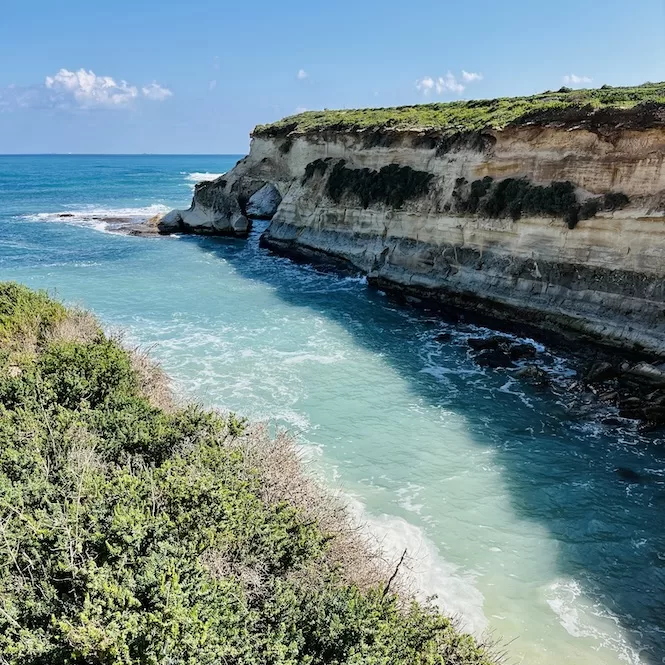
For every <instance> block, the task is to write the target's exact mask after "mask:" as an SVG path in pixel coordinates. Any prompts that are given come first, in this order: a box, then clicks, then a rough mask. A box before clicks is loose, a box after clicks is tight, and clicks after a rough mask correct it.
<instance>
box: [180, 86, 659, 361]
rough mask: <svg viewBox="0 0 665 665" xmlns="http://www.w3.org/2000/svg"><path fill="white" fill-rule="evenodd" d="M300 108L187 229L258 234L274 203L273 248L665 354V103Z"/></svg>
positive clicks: (214, 187) (193, 212) (545, 325)
mask: <svg viewBox="0 0 665 665" xmlns="http://www.w3.org/2000/svg"><path fill="white" fill-rule="evenodd" d="M614 90H617V89H614ZM499 101H500V100H499ZM497 103H498V102H497ZM471 104H473V103H469V105H471ZM478 104H486V105H487V104H490V102H482V103H481V102H479V103H478ZM469 108H471V106H469ZM384 111H385V110H384ZM397 111H400V112H401V110H399V109H398V110H396V113H397ZM573 111H574V112H573ZM337 113H338V114H341V113H342V112H337ZM377 113H378V112H377ZM297 118H298V117H296V120H294V121H293V122H291V123H289V122H287V121H282V123H280V124H279V127H276V126H275V127H273V126H264V127H261V128H258V129H257V131H255V134H254V137H253V141H252V146H251V152H250V154H249V156H248V157H246V158H245V159H243V160H242V161H241V162H239V163H238V165H237V166H236V167H235V168H234V169H233V170H232V171H230V172H229V173H227V174H225V175H224V176H223V177H222V178H219V179H217V180H216V181H213V182H208V183H202V184H201V185H198V186H197V188H196V192H195V195H194V201H193V203H192V207H191V208H190V209H189V210H188V211H181V212H179V213H178V214H179V215H180V220H181V221H180V222H179V223H180V224H181V225H182V228H183V229H184V230H188V231H195V232H205V233H229V234H231V235H242V234H243V233H246V231H247V228H248V222H247V218H248V216H252V215H254V216H257V217H272V219H271V223H270V225H269V227H268V229H267V231H266V232H265V234H264V236H263V238H262V242H263V244H264V245H265V246H267V247H269V248H270V249H272V250H273V251H276V252H280V253H283V254H287V255H293V256H298V257H305V258H307V259H317V258H325V259H326V260H331V259H332V260H334V261H338V262H339V263H340V264H344V265H346V266H350V267H352V268H353V269H354V270H358V271H362V272H364V273H366V274H367V275H368V279H369V281H370V283H372V284H374V285H376V286H378V287H379V288H381V289H384V290H388V291H398V292H400V293H403V294H406V295H409V296H412V297H414V298H418V299H422V300H426V301H427V302H429V303H437V304H439V305H441V306H454V307H457V308H462V309H472V310H475V311H477V312H480V313H482V314H484V315H489V316H491V317H495V318H500V319H503V320H507V321H511V322H513V323H514V324H516V325H525V324H528V325H530V326H534V327H540V328H541V329H545V330H547V331H548V332H550V333H551V332H558V333H561V334H569V333H573V334H575V335H578V336H582V337H586V338H590V339H594V340H597V341H600V342H603V343H605V344H609V345H614V346H617V347H622V348H624V349H629V350H636V351H645V352H648V353H651V354H657V355H665V280H664V278H665V168H664V164H665V105H663V104H654V103H651V102H650V103H649V104H644V105H641V106H638V107H635V108H634V109H629V110H621V109H619V110H617V109H613V110H612V109H609V110H608V109H601V110H594V109H592V108H591V107H588V108H587V107H581V109H580V108H578V107H575V109H574V110H570V109H568V110H566V112H565V113H563V112H562V113H560V114H559V115H556V113H554V112H547V113H545V112H544V111H543V112H542V113H540V115H538V114H537V113H532V114H531V115H528V114H527V115H526V116H525V117H524V118H523V119H521V120H520V121H519V122H516V121H514V122H510V123H508V124H506V126H504V127H501V128H496V127H492V126H483V127H481V128H479V129H475V130H473V131H457V130H454V131H453V130H451V129H450V128H448V129H440V128H439V129H434V130H433V129H431V128H430V129H427V128H423V129H419V128H417V127H416V128H411V127H409V128H404V129H400V128H395V127H390V126H388V125H387V126H386V128H385V129H384V130H382V131H378V130H376V129H375V128H367V129H365V128H363V127H356V128H344V127H342V128H341V129H340V128H335V126H334V125H331V126H326V127H325V128H321V127H318V128H317V127H316V126H313V127H309V128H308V126H307V123H306V122H305V121H302V122H300V123H299V122H298V121H297ZM257 192H258V193H259V194H257ZM275 204H276V205H275Z"/></svg>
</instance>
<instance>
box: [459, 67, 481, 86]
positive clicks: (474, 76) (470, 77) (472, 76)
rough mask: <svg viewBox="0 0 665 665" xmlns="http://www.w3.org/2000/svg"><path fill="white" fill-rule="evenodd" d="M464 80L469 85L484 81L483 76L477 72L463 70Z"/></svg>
mask: <svg viewBox="0 0 665 665" xmlns="http://www.w3.org/2000/svg"><path fill="white" fill-rule="evenodd" d="M462 78H463V79H464V80H465V81H466V82H467V83H473V82H474V81H482V80H483V75H482V74H478V73H476V72H467V71H465V70H464V69H463V70H462Z"/></svg>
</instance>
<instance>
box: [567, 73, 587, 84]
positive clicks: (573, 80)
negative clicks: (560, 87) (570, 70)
mask: <svg viewBox="0 0 665 665" xmlns="http://www.w3.org/2000/svg"><path fill="white" fill-rule="evenodd" d="M592 81H593V79H592V78H590V77H589V76H578V75H577V74H566V75H565V76H564V77H563V82H564V83H565V84H566V85H583V84H584V83H591V82H592Z"/></svg>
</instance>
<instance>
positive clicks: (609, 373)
mask: <svg viewBox="0 0 665 665" xmlns="http://www.w3.org/2000/svg"><path fill="white" fill-rule="evenodd" d="M617 374H618V372H617V370H616V368H615V367H614V366H613V365H612V364H611V363H608V362H605V361H599V362H595V363H594V364H593V365H591V368H590V369H589V370H588V372H587V373H586V375H585V377H584V380H585V381H586V382H587V383H600V382H602V381H607V380H608V379H612V378H614V377H615V376H617Z"/></svg>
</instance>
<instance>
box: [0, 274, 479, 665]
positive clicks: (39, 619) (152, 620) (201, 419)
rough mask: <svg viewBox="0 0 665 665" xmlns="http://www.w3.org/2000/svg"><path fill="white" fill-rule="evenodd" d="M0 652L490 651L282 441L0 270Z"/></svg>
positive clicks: (135, 656)
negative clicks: (200, 399) (370, 536)
mask: <svg viewBox="0 0 665 665" xmlns="http://www.w3.org/2000/svg"><path fill="white" fill-rule="evenodd" d="M0 552H1V553H2V554H1V556H0V662H1V663H7V664H19V663H20V664H26V663H31V664H34V665H38V664H39V665H42V664H43V665H46V664H48V665H64V664H76V663H81V664H83V663H86V664H114V665H115V664H118V665H119V664H130V663H141V664H144V663H145V664H157V663H169V664H179V663H187V664H191V665H194V664H196V665H204V664H205V663H211V664H212V663H215V664H217V663H220V664H231V663H233V664H238V665H259V664H268V663H271V664H275V665H287V664H289V665H296V664H298V665H304V664H311V665H314V664H324V663H330V664H340V665H341V664H349V665H351V664H354V665H360V664H361V663H362V664H376V665H379V664H381V665H402V664H403V665H414V664H422V665H426V664H432V665H434V664H439V665H443V664H448V663H449V664H451V665H453V664H454V665H464V664H467V663H468V664H479V665H480V664H489V662H490V661H491V657H490V655H489V652H488V650H487V649H486V648H485V647H484V646H482V645H480V644H478V643H477V642H476V641H474V640H473V639H472V638H471V637H470V636H468V635H465V634H463V633H461V632H460V631H459V630H458V629H457V627H456V625H455V623H454V622H453V621H452V620H451V619H449V618H448V617H446V616H444V615H442V614H441V613H440V612H439V611H438V610H437V609H436V608H435V607H434V606H433V605H431V604H429V603H419V602H416V601H415V600H414V599H413V598H412V597H411V595H409V593H408V592H407V591H406V590H405V589H404V588H403V587H400V585H398V584H397V583H396V580H395V579H394V573H395V571H396V570H397V566H396V562H386V561H384V560H383V558H382V557H381V556H380V554H378V553H377V552H376V551H375V550H374V549H373V548H372V547H371V546H370V545H369V544H368V542H367V540H366V537H365V535H364V533H363V531H362V530H361V529H359V528H358V526H357V525H356V524H355V522H354V521H353V520H351V518H350V517H349V515H348V513H347V512H346V510H345V509H344V508H343V507H342V506H341V505H340V504H339V503H338V502H336V501H335V500H334V499H332V498H330V496H328V495H327V494H326V493H325V492H323V491H322V490H321V489H320V488H319V487H318V486H317V485H316V484H315V483H314V482H313V481H311V480H310V479H309V478H308V476H307V475H304V474H303V470H302V468H301V465H300V460H299V458H298V455H297V454H296V451H295V449H294V446H293V443H292V441H291V440H290V439H289V437H288V436H286V435H284V434H278V435H277V436H276V437H275V438H271V437H270V436H269V435H268V433H267V431H266V430H265V429H264V428H261V427H256V426H251V425H249V424H248V423H246V422H245V421H244V420H243V419H240V418H237V417H236V416H233V415H222V414H220V413H217V412H214V411H211V410H206V409H203V408H201V407H199V406H196V405H184V404H180V403H178V401H177V400H174V399H173V397H172V394H171V391H170V387H169V384H168V381H167V379H166V377H165V376H164V375H163V374H162V372H161V371H160V370H159V368H157V367H156V366H155V365H154V364H153V363H152V362H151V361H150V360H149V359H147V358H146V357H145V356H144V355H141V354H139V353H136V352H131V351H128V350H127V349H125V348H124V347H123V346H122V345H121V344H120V343H119V342H118V340H116V339H114V338H112V337H109V336H107V335H105V334H104V332H103V331H102V330H101V328H100V327H99V325H98V324H97V322H96V321H95V319H94V318H93V317H92V316H90V315H89V314H87V313H85V312H82V311H77V310H72V309H67V308H65V307H63V306H62V305H61V304H59V303H58V302H56V301H54V300H53V299H51V298H50V297H49V296H48V295H46V294H45V293H41V292H34V291H31V290H29V289H27V288H25V287H23V286H20V285H17V284H14V283H0Z"/></svg>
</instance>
